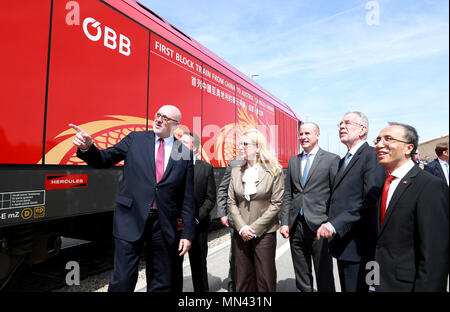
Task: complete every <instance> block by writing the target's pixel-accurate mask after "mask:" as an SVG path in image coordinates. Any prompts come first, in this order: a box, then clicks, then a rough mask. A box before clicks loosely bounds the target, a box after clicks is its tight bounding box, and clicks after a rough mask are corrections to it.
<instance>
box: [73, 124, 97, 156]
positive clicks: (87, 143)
mask: <svg viewBox="0 0 450 312" xmlns="http://www.w3.org/2000/svg"><path fill="white" fill-rule="evenodd" d="M69 127H71V128H72V129H74V130H75V131H76V132H77V134H76V135H75V138H74V139H73V144H74V145H75V146H76V147H78V148H80V149H82V150H87V149H89V148H90V147H91V145H92V138H91V136H90V135H89V134H87V133H86V132H85V131H84V130H83V129H81V128H80V127H78V126H76V125H74V124H69Z"/></svg>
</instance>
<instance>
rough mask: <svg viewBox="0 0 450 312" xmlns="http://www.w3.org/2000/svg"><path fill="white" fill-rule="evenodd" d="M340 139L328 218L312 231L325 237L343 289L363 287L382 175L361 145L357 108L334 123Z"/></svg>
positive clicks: (362, 124) (364, 129) (363, 130)
mask: <svg viewBox="0 0 450 312" xmlns="http://www.w3.org/2000/svg"><path fill="white" fill-rule="evenodd" d="M338 128H339V137H340V140H341V142H342V143H343V144H344V145H345V146H347V149H348V152H347V154H346V155H345V157H344V158H342V159H341V161H340V163H339V169H338V172H337V174H336V177H335V179H334V183H333V187H332V191H331V198H330V210H329V213H328V217H329V219H328V221H327V222H324V223H322V225H321V226H320V228H319V229H318V230H317V238H318V239H319V238H320V237H327V238H330V240H329V248H330V252H331V254H332V256H333V257H335V258H336V259H337V263H338V270H339V280H340V283H341V288H342V291H344V292H356V291H358V292H367V291H368V290H369V286H368V285H367V284H366V282H365V275H366V274H365V267H366V264H367V262H369V261H372V260H373V259H374V254H375V241H376V231H377V228H376V203H377V200H378V198H379V197H380V194H381V190H382V189H383V184H384V180H385V179H386V169H384V168H383V166H381V165H380V164H378V160H377V155H376V153H375V149H374V148H373V147H371V146H369V144H367V142H366V140H367V133H368V129H369V121H368V119H367V117H366V115H364V114H363V113H361V112H349V113H346V114H345V115H344V117H343V118H342V120H341V122H340V123H339V124H338Z"/></svg>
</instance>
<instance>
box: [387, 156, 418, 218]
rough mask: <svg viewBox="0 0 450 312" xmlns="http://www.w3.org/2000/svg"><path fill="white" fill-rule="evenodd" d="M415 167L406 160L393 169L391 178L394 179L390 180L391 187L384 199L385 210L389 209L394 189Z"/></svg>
mask: <svg viewBox="0 0 450 312" xmlns="http://www.w3.org/2000/svg"><path fill="white" fill-rule="evenodd" d="M414 166H415V164H414V162H413V161H412V160H408V161H407V162H406V163H404V164H403V165H401V166H400V167H399V168H397V169H395V170H394V171H393V172H392V173H391V176H394V177H395V179H394V180H392V182H391V185H390V186H389V192H388V196H387V199H386V210H388V208H389V203H390V201H391V198H392V194H394V192H395V189H396V188H397V186H398V185H399V184H400V181H402V179H403V177H404V176H405V175H406V174H407V173H408V172H409V171H410V170H411V169H412V168H413V167H414Z"/></svg>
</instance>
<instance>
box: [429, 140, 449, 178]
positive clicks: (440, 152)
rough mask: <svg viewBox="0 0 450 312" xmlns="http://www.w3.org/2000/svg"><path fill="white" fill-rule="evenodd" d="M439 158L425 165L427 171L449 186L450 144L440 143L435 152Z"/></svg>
mask: <svg viewBox="0 0 450 312" xmlns="http://www.w3.org/2000/svg"><path fill="white" fill-rule="evenodd" d="M434 151H435V152H436V155H437V158H436V159H435V160H433V161H432V162H429V163H428V164H426V165H425V170H426V171H428V172H429V173H431V174H432V175H434V176H436V177H438V178H439V179H441V180H442V181H444V182H445V183H447V186H448V170H449V168H448V143H439V144H437V145H436V148H435V150H434Z"/></svg>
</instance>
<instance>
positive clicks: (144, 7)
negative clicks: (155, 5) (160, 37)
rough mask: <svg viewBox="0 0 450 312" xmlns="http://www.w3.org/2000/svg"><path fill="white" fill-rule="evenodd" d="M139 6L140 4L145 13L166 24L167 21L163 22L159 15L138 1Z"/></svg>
mask: <svg viewBox="0 0 450 312" xmlns="http://www.w3.org/2000/svg"><path fill="white" fill-rule="evenodd" d="M136 3H137V4H139V6H140V7H141V8H143V9H144V10H145V11H147V12H148V13H150V14H151V15H153V16H154V17H156V18H157V19H159V20H160V21H161V22H163V23H165V22H166V21H165V20H163V19H162V18H161V17H160V16H159V15H158V14H156V13H155V12H153V11H152V10H150V9H149V8H147V7H146V6H145V5H143V4H140V3H139V2H138V1H136Z"/></svg>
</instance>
